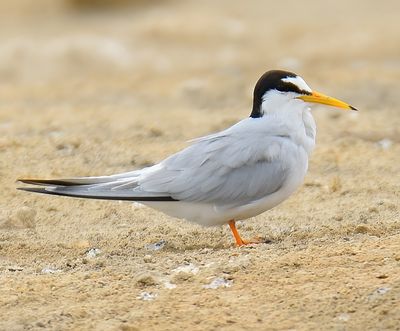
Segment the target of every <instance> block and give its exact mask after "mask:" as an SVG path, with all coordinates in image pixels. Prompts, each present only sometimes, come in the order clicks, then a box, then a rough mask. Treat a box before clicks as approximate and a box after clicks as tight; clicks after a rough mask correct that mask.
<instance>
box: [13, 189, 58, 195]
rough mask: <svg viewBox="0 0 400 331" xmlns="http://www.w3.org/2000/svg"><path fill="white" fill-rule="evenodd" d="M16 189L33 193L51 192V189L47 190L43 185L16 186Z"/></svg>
mask: <svg viewBox="0 0 400 331" xmlns="http://www.w3.org/2000/svg"><path fill="white" fill-rule="evenodd" d="M17 190H19V191H26V192H34V193H44V194H52V192H51V191H47V190H46V189H45V188H44V187H17Z"/></svg>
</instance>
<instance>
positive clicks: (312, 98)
mask: <svg viewBox="0 0 400 331" xmlns="http://www.w3.org/2000/svg"><path fill="white" fill-rule="evenodd" d="M297 98H298V99H301V100H303V101H305V102H313V103H321V104H323V105H328V106H333V107H338V108H343V109H351V110H357V109H356V108H354V107H353V106H350V105H349V104H348V103H346V102H343V101H340V100H338V99H335V98H332V97H328V96H327V95H324V94H322V93H319V92H315V91H313V92H312V94H310V95H302V96H300V97H297Z"/></svg>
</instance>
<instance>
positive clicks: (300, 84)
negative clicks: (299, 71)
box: [282, 76, 312, 92]
mask: <svg viewBox="0 0 400 331" xmlns="http://www.w3.org/2000/svg"><path fill="white" fill-rule="evenodd" d="M282 82H286V83H292V84H294V85H296V86H297V87H298V88H299V89H300V90H303V91H307V92H312V90H311V89H310V87H309V86H308V85H307V84H306V82H305V81H304V79H303V78H301V77H300V76H296V77H286V78H282Z"/></svg>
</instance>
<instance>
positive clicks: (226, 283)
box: [203, 277, 233, 290]
mask: <svg viewBox="0 0 400 331" xmlns="http://www.w3.org/2000/svg"><path fill="white" fill-rule="evenodd" d="M232 283H233V281H232V280H229V279H225V278H223V277H218V278H215V279H214V280H213V281H212V282H211V283H210V284H207V285H203V288H206V289H213V290H215V289H217V288H220V287H231V286H232Z"/></svg>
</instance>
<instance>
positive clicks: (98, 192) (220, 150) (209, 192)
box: [21, 133, 291, 205]
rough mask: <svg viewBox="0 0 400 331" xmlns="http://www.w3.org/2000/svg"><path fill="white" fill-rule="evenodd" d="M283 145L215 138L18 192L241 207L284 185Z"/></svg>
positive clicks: (272, 140) (250, 137) (271, 140)
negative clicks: (127, 167)
mask: <svg viewBox="0 0 400 331" xmlns="http://www.w3.org/2000/svg"><path fill="white" fill-rule="evenodd" d="M287 145H288V143H287V139H285V138H281V137H263V136H260V135H256V134H254V133H253V134H247V135H244V136H243V135H240V136H238V135H229V134H228V135H225V134H220V135H213V136H209V137H205V138H202V139H199V140H197V141H195V142H194V144H193V145H191V146H189V147H188V148H186V149H184V150H182V151H181V152H179V153H176V154H174V155H172V156H170V157H169V158H167V159H166V160H164V161H163V162H161V163H159V164H157V165H155V166H152V167H149V168H144V169H141V170H137V171H132V172H127V173H122V174H117V175H113V176H102V177H83V178H72V179H61V180H30V179H23V180H21V181H22V182H25V183H28V184H35V185H42V186H45V187H44V188H22V189H24V190H28V191H34V192H39V193H47V194H55V195H66V196H73V197H83V198H93V199H114V200H134V201H175V200H183V201H191V202H199V203H208V202H212V203H215V204H219V205H242V204H246V203H249V202H252V201H254V200H258V199H260V198H262V197H264V196H266V195H268V194H271V193H273V192H275V191H277V190H278V189H279V188H280V187H281V186H282V185H283V183H284V182H285V180H286V178H287V176H288V172H289V168H290V162H289V160H290V159H289V158H288V157H287V156H285V154H286V155H287V154H288V155H290V154H291V153H290V151H289V150H288V146H287ZM289 148H290V145H289Z"/></svg>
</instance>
